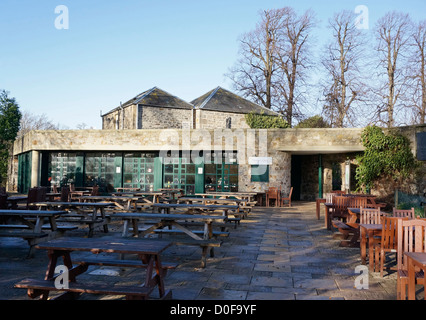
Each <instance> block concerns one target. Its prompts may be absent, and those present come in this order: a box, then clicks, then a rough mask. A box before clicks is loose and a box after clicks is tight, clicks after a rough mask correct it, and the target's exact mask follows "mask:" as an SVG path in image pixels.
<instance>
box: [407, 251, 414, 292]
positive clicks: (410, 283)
mask: <svg viewBox="0 0 426 320" xmlns="http://www.w3.org/2000/svg"><path fill="white" fill-rule="evenodd" d="M407 258H408V259H407V264H408V300H416V276H415V272H414V264H413V261H412V260H411V258H410V257H407Z"/></svg>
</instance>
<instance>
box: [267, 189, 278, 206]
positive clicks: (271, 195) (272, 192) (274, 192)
mask: <svg viewBox="0 0 426 320" xmlns="http://www.w3.org/2000/svg"><path fill="white" fill-rule="evenodd" d="M271 200H275V206H276V207H279V206H280V194H279V191H278V188H276V187H270V188H269V189H268V191H266V206H267V207H269V201H271Z"/></svg>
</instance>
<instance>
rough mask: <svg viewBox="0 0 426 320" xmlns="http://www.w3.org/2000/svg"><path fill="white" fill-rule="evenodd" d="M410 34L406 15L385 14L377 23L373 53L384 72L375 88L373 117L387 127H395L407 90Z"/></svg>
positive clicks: (409, 24) (408, 19) (409, 21)
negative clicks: (376, 98)
mask: <svg viewBox="0 0 426 320" xmlns="http://www.w3.org/2000/svg"><path fill="white" fill-rule="evenodd" d="M410 32H411V20H410V17H409V15H408V14H404V13H400V12H395V11H393V12H389V13H387V14H386V15H385V16H383V17H382V18H380V19H379V20H378V21H377V25H376V32H375V33H376V38H377V46H376V51H377V53H378V58H379V67H381V68H382V70H383V69H385V70H386V73H383V72H381V73H380V74H383V75H384V81H383V83H382V84H381V85H380V86H379V88H378V91H377V94H378V96H379V98H380V100H381V101H379V103H378V107H377V111H376V112H377V113H376V118H377V121H378V122H382V123H384V124H385V125H387V127H393V126H395V123H396V121H395V117H396V112H397V111H398V110H397V108H398V106H399V107H401V108H402V107H403V106H404V104H403V102H404V101H405V97H404V95H405V93H406V89H407V88H408V85H407V79H408V78H407V75H406V69H405V68H404V67H403V66H404V65H405V64H406V63H405V62H403V61H402V60H403V59H406V58H407V49H408V45H409V39H410Z"/></svg>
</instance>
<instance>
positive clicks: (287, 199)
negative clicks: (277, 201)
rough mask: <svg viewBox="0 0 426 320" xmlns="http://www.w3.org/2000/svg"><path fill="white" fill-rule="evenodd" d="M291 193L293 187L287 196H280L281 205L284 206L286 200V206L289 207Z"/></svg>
mask: <svg viewBox="0 0 426 320" xmlns="http://www.w3.org/2000/svg"><path fill="white" fill-rule="evenodd" d="M292 193H293V187H291V188H290V193H289V194H288V197H281V207H284V206H285V203H284V201H288V206H289V207H291V194H292Z"/></svg>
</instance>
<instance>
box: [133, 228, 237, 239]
mask: <svg viewBox="0 0 426 320" xmlns="http://www.w3.org/2000/svg"><path fill="white" fill-rule="evenodd" d="M145 230H146V229H143V228H140V229H138V231H139V232H144V231H145ZM130 231H133V229H132V228H130ZM191 231H192V232H193V233H195V234H199V235H203V234H204V231H203V230H191ZM154 232H155V233H164V234H184V233H185V232H184V231H182V230H176V229H155V230H154ZM212 236H213V237H229V232H227V231H212Z"/></svg>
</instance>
